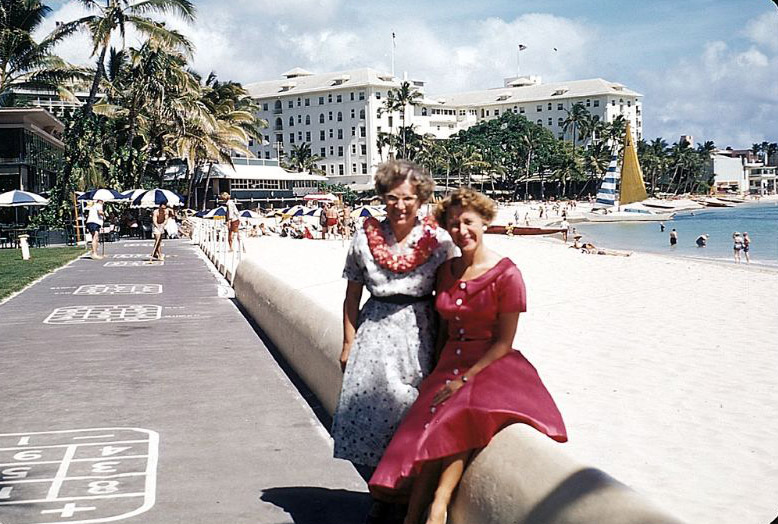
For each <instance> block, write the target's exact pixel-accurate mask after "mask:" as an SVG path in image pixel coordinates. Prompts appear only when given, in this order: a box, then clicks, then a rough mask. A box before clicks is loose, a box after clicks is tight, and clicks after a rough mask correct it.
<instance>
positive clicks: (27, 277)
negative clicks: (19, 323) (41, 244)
mask: <svg viewBox="0 0 778 524" xmlns="http://www.w3.org/2000/svg"><path fill="white" fill-rule="evenodd" d="M83 253H84V248H82V247H45V248H37V249H30V260H22V250H21V249H0V300H1V299H3V298H5V297H7V296H8V295H10V294H11V293H14V292H16V291H19V290H20V289H22V288H24V286H26V285H28V284H29V283H30V282H33V281H34V280H37V279H39V278H40V277H42V276H43V275H45V274H46V273H50V272H52V271H54V270H55V269H57V268H58V267H60V266H63V265H65V264H67V263H68V262H70V261H71V260H73V259H74V258H78V256H79V255H81V254H83Z"/></svg>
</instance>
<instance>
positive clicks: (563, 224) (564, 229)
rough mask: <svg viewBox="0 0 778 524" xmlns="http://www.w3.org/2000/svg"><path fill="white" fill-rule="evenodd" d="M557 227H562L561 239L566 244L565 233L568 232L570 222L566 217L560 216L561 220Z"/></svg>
mask: <svg viewBox="0 0 778 524" xmlns="http://www.w3.org/2000/svg"><path fill="white" fill-rule="evenodd" d="M559 227H561V228H562V240H564V241H565V244H567V235H568V233H569V232H570V222H568V221H567V217H565V216H563V217H562V222H561V223H560V224H559Z"/></svg>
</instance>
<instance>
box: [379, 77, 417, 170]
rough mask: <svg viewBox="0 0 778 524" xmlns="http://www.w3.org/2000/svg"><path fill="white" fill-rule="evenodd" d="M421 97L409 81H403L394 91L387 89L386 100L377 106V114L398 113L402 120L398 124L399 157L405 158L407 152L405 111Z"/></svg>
mask: <svg viewBox="0 0 778 524" xmlns="http://www.w3.org/2000/svg"><path fill="white" fill-rule="evenodd" d="M421 98H422V95H421V93H420V92H419V91H418V90H417V89H416V88H414V87H412V86H411V84H410V82H408V81H403V82H402V83H401V84H400V87H399V88H398V89H396V90H395V91H389V93H388V94H387V96H386V100H385V101H384V105H383V106H381V107H379V108H378V116H381V115H382V114H384V113H389V114H392V113H395V112H399V113H400V120H401V122H402V124H401V125H400V135H401V141H402V149H401V158H406V154H407V152H406V149H405V144H406V140H405V138H406V137H405V134H406V131H405V112H406V110H407V109H408V106H409V105H410V106H415V105H417V104H418V103H419V102H420V101H421Z"/></svg>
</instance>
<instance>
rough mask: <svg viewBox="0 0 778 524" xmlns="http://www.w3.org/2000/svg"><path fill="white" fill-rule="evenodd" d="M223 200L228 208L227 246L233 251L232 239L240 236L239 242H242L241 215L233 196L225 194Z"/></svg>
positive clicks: (222, 195) (222, 196)
mask: <svg viewBox="0 0 778 524" xmlns="http://www.w3.org/2000/svg"><path fill="white" fill-rule="evenodd" d="M219 196H221V199H222V200H224V203H225V205H226V206H227V245H228V246H229V250H230V251H232V237H233V235H238V242H240V233H239V230H240V213H239V212H238V206H237V205H235V200H233V199H232V195H230V194H229V193H227V192H226V191H225V192H223V193H222V194H221V195H219Z"/></svg>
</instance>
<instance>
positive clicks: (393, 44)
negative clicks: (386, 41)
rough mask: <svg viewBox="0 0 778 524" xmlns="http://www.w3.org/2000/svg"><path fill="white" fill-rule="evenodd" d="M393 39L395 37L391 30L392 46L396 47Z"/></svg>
mask: <svg viewBox="0 0 778 524" xmlns="http://www.w3.org/2000/svg"><path fill="white" fill-rule="evenodd" d="M394 39H395V35H394V31H392V47H397V43H396V42H395V41H394Z"/></svg>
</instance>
